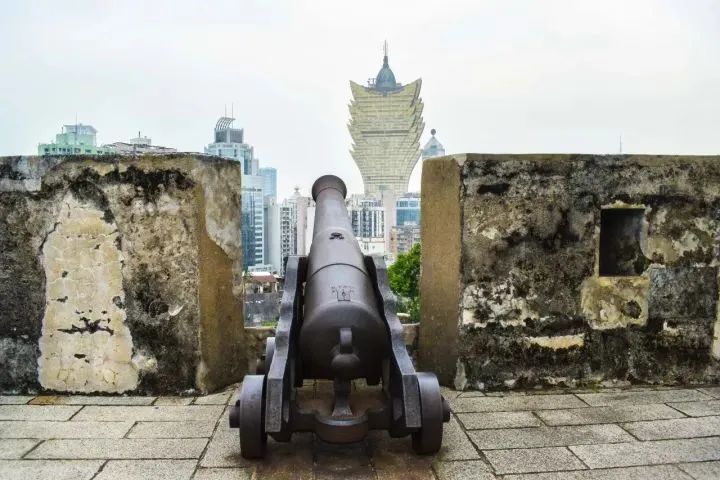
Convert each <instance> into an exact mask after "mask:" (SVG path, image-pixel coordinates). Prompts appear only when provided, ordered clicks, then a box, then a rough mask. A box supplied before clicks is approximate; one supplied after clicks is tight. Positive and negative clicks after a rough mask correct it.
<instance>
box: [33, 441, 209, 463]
mask: <svg viewBox="0 0 720 480" xmlns="http://www.w3.org/2000/svg"><path fill="white" fill-rule="evenodd" d="M205 445H207V440H206V439H204V438H183V439H178V438H163V439H157V438H153V439H144V438H120V439H104V438H100V439H93V440H87V439H85V440H47V441H45V442H43V444H42V445H40V446H38V447H37V448H36V449H35V450H33V451H32V452H30V454H29V455H28V456H27V458H42V459H56V458H62V459H67V460H74V459H82V460H84V459H95V458H97V459H100V458H107V459H132V458H137V459H148V460H155V459H170V458H178V459H182V458H186V459H191V458H199V457H200V455H201V454H202V452H203V449H204V448H205Z"/></svg>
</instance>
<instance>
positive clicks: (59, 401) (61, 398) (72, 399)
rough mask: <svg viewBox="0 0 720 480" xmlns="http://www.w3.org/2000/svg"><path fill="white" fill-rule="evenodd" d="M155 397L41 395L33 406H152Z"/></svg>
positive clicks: (36, 398) (35, 399) (32, 402)
mask: <svg viewBox="0 0 720 480" xmlns="http://www.w3.org/2000/svg"><path fill="white" fill-rule="evenodd" d="M154 401H155V397H137V396H135V397H133V396H122V395H118V396H113V397H111V396H93V395H68V396H65V395H40V396H38V397H35V398H34V399H33V400H32V401H31V402H30V403H31V404H32V405H151V404H152V403H153V402H154Z"/></svg>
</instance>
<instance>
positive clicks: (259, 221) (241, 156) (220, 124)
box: [205, 117, 266, 270]
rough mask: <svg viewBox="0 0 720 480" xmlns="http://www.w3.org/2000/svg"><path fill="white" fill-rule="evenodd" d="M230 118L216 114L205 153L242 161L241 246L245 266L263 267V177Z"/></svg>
mask: <svg viewBox="0 0 720 480" xmlns="http://www.w3.org/2000/svg"><path fill="white" fill-rule="evenodd" d="M234 121H235V119H234V118H230V117H220V119H219V120H218V121H217V123H216V124H215V138H214V140H215V141H214V142H212V143H210V144H209V145H208V146H207V147H205V153H207V154H210V155H217V156H219V157H224V158H230V159H233V160H237V161H238V162H241V163H242V187H241V196H242V200H241V201H242V227H241V235H242V247H243V266H244V267H245V269H246V270H255V269H261V270H262V269H266V268H265V263H266V261H265V254H266V248H265V238H266V229H265V226H266V225H265V224H266V222H265V213H266V209H265V201H264V200H265V194H264V191H263V186H264V185H265V178H264V177H261V176H260V175H259V161H258V159H257V158H255V155H254V149H253V147H252V146H251V145H248V144H247V143H245V141H244V140H245V139H244V136H245V135H244V131H243V129H242V128H232V124H233V122H234Z"/></svg>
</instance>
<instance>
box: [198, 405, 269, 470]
mask: <svg viewBox="0 0 720 480" xmlns="http://www.w3.org/2000/svg"><path fill="white" fill-rule="evenodd" d="M189 408H202V407H199V406H198V407H189ZM268 443H270V442H268ZM251 465H252V463H251V462H249V461H248V460H245V459H244V458H242V456H240V434H239V431H238V430H237V429H235V428H230V425H229V421H228V410H227V409H226V411H225V412H224V413H223V414H222V417H221V418H220V421H219V422H218V423H217V427H216V428H215V432H214V434H213V436H212V438H211V439H210V443H209V444H208V447H207V451H206V452H205V455H203V458H202V460H200V466H201V467H249V466H251Z"/></svg>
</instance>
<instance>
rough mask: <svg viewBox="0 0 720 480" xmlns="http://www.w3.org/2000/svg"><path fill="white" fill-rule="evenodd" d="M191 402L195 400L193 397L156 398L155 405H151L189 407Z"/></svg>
mask: <svg viewBox="0 0 720 480" xmlns="http://www.w3.org/2000/svg"><path fill="white" fill-rule="evenodd" d="M193 400H195V399H194V398H193V397H158V398H157V400H155V403H153V405H162V406H178V405H190V404H191V403H192V402H193Z"/></svg>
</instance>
